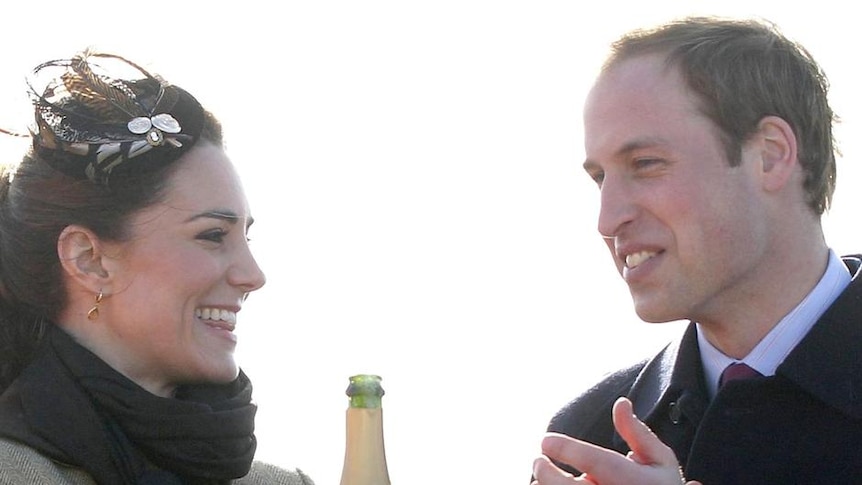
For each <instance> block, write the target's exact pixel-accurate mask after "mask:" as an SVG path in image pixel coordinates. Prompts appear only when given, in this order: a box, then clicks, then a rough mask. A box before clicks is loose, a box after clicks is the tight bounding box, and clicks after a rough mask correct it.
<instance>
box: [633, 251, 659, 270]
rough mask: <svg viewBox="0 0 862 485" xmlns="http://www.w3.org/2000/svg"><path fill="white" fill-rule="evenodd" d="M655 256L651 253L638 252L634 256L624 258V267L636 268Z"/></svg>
mask: <svg viewBox="0 0 862 485" xmlns="http://www.w3.org/2000/svg"><path fill="white" fill-rule="evenodd" d="M655 255H656V253H654V252H652V251H640V252H637V253H634V254H629V255H628V256H626V266H627V267H628V268H629V269H634V268H637V267H638V266H640V265H641V263H643V262H644V261H646V260H648V259H649V258H651V257H653V256H655Z"/></svg>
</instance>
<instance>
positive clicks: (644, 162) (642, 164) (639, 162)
mask: <svg viewBox="0 0 862 485" xmlns="http://www.w3.org/2000/svg"><path fill="white" fill-rule="evenodd" d="M659 163H661V160H660V159H658V158H638V159H635V161H634V165H635V168H639V169H640V168H649V167H653V166H656V165H658V164H659Z"/></svg>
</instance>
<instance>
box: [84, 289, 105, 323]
mask: <svg viewBox="0 0 862 485" xmlns="http://www.w3.org/2000/svg"><path fill="white" fill-rule="evenodd" d="M102 296H103V295H102V290H99V294H98V295H96V304H95V305H93V308H90V311H88V312H87V319H88V320H95V319H97V318H99V303H102Z"/></svg>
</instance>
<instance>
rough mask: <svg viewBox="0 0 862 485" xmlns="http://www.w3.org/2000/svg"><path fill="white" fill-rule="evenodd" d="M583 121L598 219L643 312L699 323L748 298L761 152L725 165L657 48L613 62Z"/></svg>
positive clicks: (708, 124) (756, 240) (759, 245)
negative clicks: (596, 192)
mask: <svg viewBox="0 0 862 485" xmlns="http://www.w3.org/2000/svg"><path fill="white" fill-rule="evenodd" d="M584 130H585V150H586V162H585V163H584V168H585V169H586V171H587V173H588V174H589V175H590V176H591V177H592V178H593V179H594V180H595V181H596V183H597V184H598V186H599V188H600V190H601V211H600V214H599V223H598V229H599V232H600V233H601V234H602V236H603V237H604V238H605V240H606V241H607V244H608V248H609V249H610V251H611V254H612V255H613V257H614V261H615V263H616V265H617V268H618V269H619V271H620V274H621V275H622V277H623V279H624V280H625V281H626V283H627V284H628V287H629V290H630V292H631V295H632V298H633V300H634V304H635V310H636V312H637V313H638V315H639V316H640V317H641V318H642V319H644V320H646V321H650V322H663V321H671V320H680V319H693V320H697V321H701V322H704V321H709V320H710V319H717V318H720V316H719V312H720V311H721V309H722V308H723V307H724V305H727V304H731V305H732V304H737V303H739V302H741V301H743V299H744V298H752V297H753V295H754V294H755V293H756V291H757V285H758V284H759V282H758V281H756V279H757V277H756V276H754V275H758V274H760V271H757V269H758V265H762V263H763V260H765V259H766V258H765V257H764V255H765V254H766V252H767V250H768V237H767V236H768V235H769V232H768V231H769V225H768V224H767V222H768V221H767V218H766V213H765V207H764V204H763V200H762V196H761V191H760V189H759V183H758V172H757V166H758V163H757V161H756V157H757V154H756V153H753V151H752V150H747V149H746V147H745V146H744V147H743V159H742V163H741V164H740V165H739V166H737V167H731V165H730V163H729V161H728V159H727V156H726V154H725V151H724V147H723V145H722V143H721V140H720V138H719V129H718V128H717V127H716V125H715V124H714V123H713V122H712V121H711V120H709V119H708V118H707V117H706V116H704V115H703V114H702V113H701V112H700V111H699V110H698V99H697V98H696V97H695V95H694V94H693V93H692V92H691V91H690V90H689V89H688V87H687V86H686V85H685V83H684V80H683V79H682V77H681V75H680V73H679V72H678V70H677V69H676V68H671V67H667V65H666V64H665V63H664V57H662V56H659V55H646V56H641V57H635V58H632V59H628V60H625V61H621V62H620V63H618V64H617V65H616V66H614V67H612V68H610V70H608V71H606V72H605V73H603V74H602V76H601V77H600V78H599V80H598V81H597V83H596V84H595V86H594V87H593V89H592V91H591V92H590V95H589V97H588V99H587V103H586V107H585V112H584Z"/></svg>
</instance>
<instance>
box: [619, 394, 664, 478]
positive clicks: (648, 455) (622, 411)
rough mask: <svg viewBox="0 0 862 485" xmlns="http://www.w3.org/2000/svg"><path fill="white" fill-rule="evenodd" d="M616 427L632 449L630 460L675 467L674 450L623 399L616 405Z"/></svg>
mask: <svg viewBox="0 0 862 485" xmlns="http://www.w3.org/2000/svg"><path fill="white" fill-rule="evenodd" d="M613 420H614V427H615V428H616V430H617V432H618V433H619V434H620V436H621V437H622V438H623V439H624V440H625V441H626V443H627V444H628V445H629V448H631V450H632V451H631V453H629V458H630V459H632V460H633V461H635V462H637V463H640V464H642V465H646V464H654V465H659V466H662V465H675V464H677V460H676V455H675V454H674V453H673V450H671V449H670V447H668V446H667V445H665V444H664V443H662V441H661V440H660V439H659V438H658V437H657V436H656V435H655V433H653V432H652V430H650V429H649V427H647V425H646V424H644V423H643V421H641V420H640V419H638V418H637V416H635V415H634V412H633V411H632V403H631V401H629V400H628V399H626V398H624V397H621V398H619V399H617V401H616V402H615V403H614V408H613Z"/></svg>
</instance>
